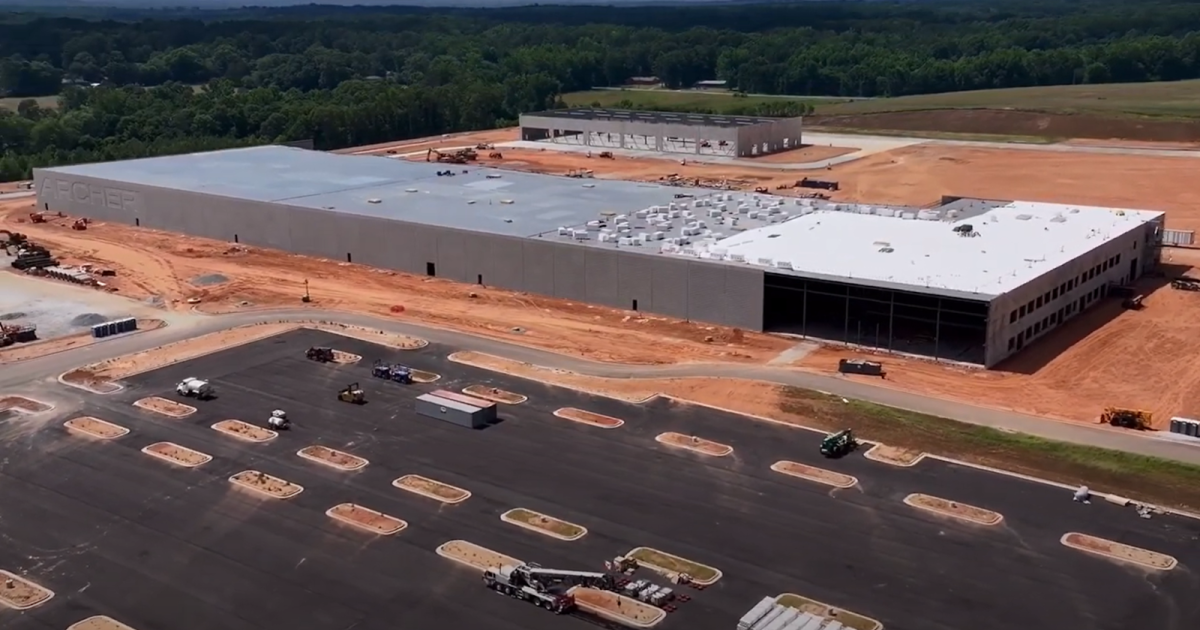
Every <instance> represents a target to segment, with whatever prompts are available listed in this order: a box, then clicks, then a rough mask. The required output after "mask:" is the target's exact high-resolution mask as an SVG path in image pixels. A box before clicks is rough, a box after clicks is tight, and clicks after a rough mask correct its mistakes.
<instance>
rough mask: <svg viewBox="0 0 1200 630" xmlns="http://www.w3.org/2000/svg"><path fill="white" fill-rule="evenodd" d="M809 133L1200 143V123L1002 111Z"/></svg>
mask: <svg viewBox="0 0 1200 630" xmlns="http://www.w3.org/2000/svg"><path fill="white" fill-rule="evenodd" d="M804 124H805V127H806V128H809V129H812V128H814V127H832V128H840V129H878V130H893V131H933V132H943V133H963V134H989V135H993V134H994V135H1009V136H1037V137H1044V138H1099V139H1108V138H1120V139H1123V140H1144V141H1151V142H1197V141H1200V122H1198V121H1187V120H1178V121H1176V120H1155V119H1153V118H1146V117H1133V116H1113V115H1102V114H1051V113H1045V112H1031V111H1015V110H1014V111H1005V110H1000V109H934V110H924V111H907V112H883V113H875V114H857V115H831V116H821V115H818V116H806V117H805V119H804Z"/></svg>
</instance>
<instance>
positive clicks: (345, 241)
mask: <svg viewBox="0 0 1200 630" xmlns="http://www.w3.org/2000/svg"><path fill="white" fill-rule="evenodd" d="M288 214H289V215H290V216H289V217H288V221H287V223H285V224H284V225H283V226H282V227H284V228H286V229H287V231H288V234H289V235H290V236H291V247H290V248H289V249H290V250H291V251H293V252H296V253H298V254H306V255H309V256H322V257H325V258H329V259H331V260H338V261H342V260H346V254H348V253H350V252H349V250H348V249H346V246H347V245H350V244H351V243H350V242H349V241H351V239H350V238H348V230H347V229H346V226H347V225H349V224H351V223H353V222H354V221H355V219H347V218H345V217H341V216H338V215H336V214H332V213H329V212H324V211H321V210H308V209H301V208H293V209H291V210H289V211H288Z"/></svg>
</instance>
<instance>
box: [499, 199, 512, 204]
mask: <svg viewBox="0 0 1200 630" xmlns="http://www.w3.org/2000/svg"><path fill="white" fill-rule="evenodd" d="M500 203H502V204H504V205H506V206H511V205H512V204H513V203H514V202H513V200H512V199H501V200H500Z"/></svg>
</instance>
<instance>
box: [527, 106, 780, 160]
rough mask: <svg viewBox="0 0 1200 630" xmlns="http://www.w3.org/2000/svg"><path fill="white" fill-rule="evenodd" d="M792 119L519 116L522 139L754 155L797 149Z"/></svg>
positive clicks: (618, 113) (622, 113) (570, 112)
mask: <svg viewBox="0 0 1200 630" xmlns="http://www.w3.org/2000/svg"><path fill="white" fill-rule="evenodd" d="M801 122H802V119H801V118H799V117H797V118H763V117H759V116H722V115H711V114H684V113H673V112H639V111H631V110H624V109H592V108H577V109H557V110H551V111H545V112H535V113H532V114H521V139H522V140H525V141H528V142H538V141H551V142H556V143H565V144H578V145H583V146H587V147H594V148H595V149H596V150H597V151H602V150H604V149H629V150H642V151H657V152H659V153H691V154H697V155H727V156H736V157H754V156H756V155H768V154H771V153H777V152H779V151H787V150H789V149H796V148H799V147H800V146H801V142H800V135H801Z"/></svg>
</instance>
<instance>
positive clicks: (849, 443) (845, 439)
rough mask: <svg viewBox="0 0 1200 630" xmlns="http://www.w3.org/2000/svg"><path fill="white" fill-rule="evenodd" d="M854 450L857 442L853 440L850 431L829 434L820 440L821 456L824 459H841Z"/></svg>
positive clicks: (852, 433)
mask: <svg viewBox="0 0 1200 630" xmlns="http://www.w3.org/2000/svg"><path fill="white" fill-rule="evenodd" d="M855 448H858V440H856V439H854V432H853V431H851V430H850V429H842V430H841V431H838V432H837V433H830V434H829V435H826V436H825V439H823V440H821V454H822V455H824V456H825V457H841V456H843V455H845V454H847V453H849V452H850V451H853V450H854V449H855Z"/></svg>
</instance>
